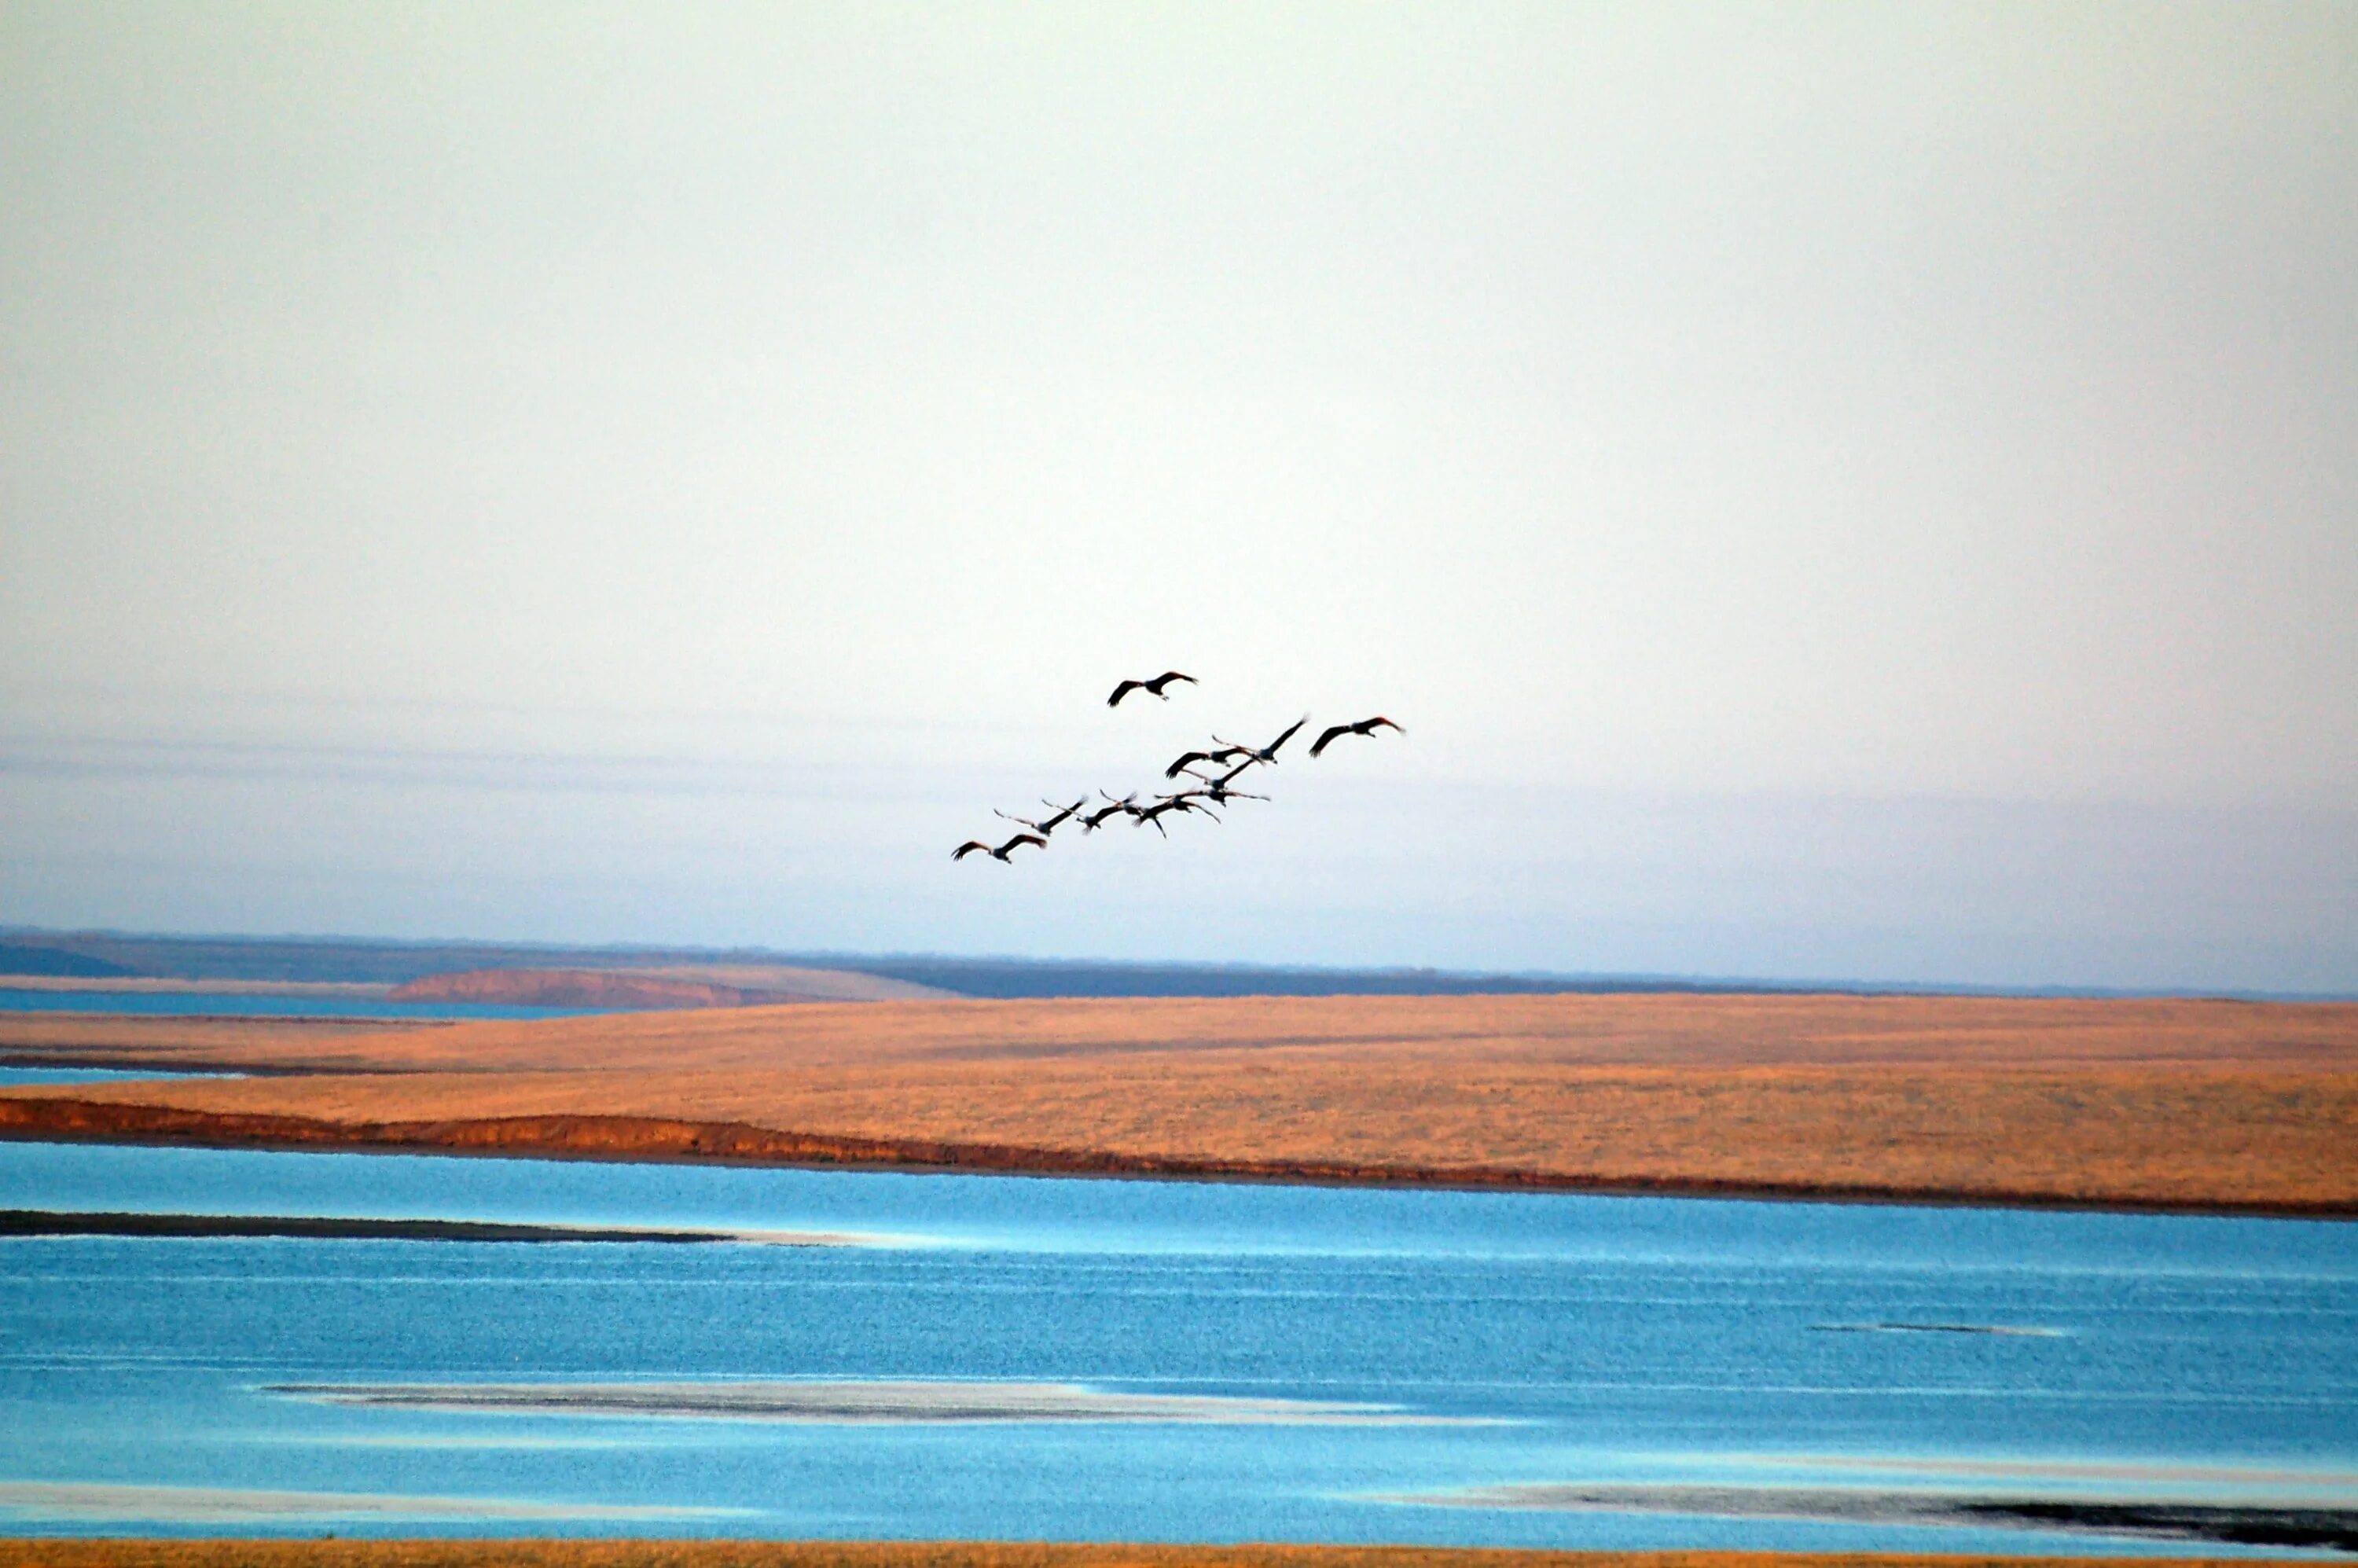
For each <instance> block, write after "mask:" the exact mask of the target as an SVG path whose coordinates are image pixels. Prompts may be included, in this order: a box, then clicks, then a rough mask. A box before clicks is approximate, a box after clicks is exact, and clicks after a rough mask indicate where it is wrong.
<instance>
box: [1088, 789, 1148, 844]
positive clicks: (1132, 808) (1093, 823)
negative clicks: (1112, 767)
mask: <svg viewBox="0 0 2358 1568" xmlns="http://www.w3.org/2000/svg"><path fill="white" fill-rule="evenodd" d="M1098 794H1099V795H1105V791H1103V790H1099V791H1098ZM1106 798H1107V799H1108V800H1112V801H1113V804H1112V805H1111V806H1106V807H1105V808H1104V809H1103V810H1100V811H1092V812H1090V813H1089V814H1088V815H1087V816H1084V817H1082V818H1081V831H1082V832H1084V833H1094V832H1096V831H1097V830H1098V828H1100V827H1104V826H1105V822H1106V818H1107V817H1109V816H1122V815H1123V814H1124V813H1127V814H1129V815H1130V816H1137V815H1138V792H1137V791H1136V790H1131V791H1130V793H1129V794H1128V795H1123V796H1122V797H1121V798H1120V800H1114V799H1113V796H1111V795H1106Z"/></svg>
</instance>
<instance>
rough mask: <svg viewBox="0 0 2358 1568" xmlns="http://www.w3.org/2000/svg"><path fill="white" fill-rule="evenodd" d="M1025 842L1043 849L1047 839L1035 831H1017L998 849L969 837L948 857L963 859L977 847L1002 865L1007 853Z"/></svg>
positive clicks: (1046, 845) (1005, 861)
mask: <svg viewBox="0 0 2358 1568" xmlns="http://www.w3.org/2000/svg"><path fill="white" fill-rule="evenodd" d="M1025 844H1037V845H1039V846H1040V848H1042V849H1046V848H1047V847H1048V840H1047V839H1045V838H1042V837H1041V836H1040V835H1039V834H1037V833H1018V834H1017V835H1016V836H1015V837H1014V838H1010V839H1009V840H1008V841H1007V842H1006V843H1004V844H1001V846H1000V847H999V848H998V849H992V848H991V847H990V845H988V844H986V843H984V842H983V841H982V840H981V839H979V838H969V839H968V840H967V841H966V842H965V843H963V844H961V845H959V846H958V847H957V849H952V850H951V851H950V859H951V860H965V859H966V858H967V857H968V855H971V854H973V853H974V852H975V851H976V850H977V849H979V850H981V851H982V852H983V853H984V854H986V855H988V856H990V858H991V859H992V860H997V861H999V862H1000V863H1001V864H1002V865H1004V864H1006V863H1008V861H1007V857H1008V855H1009V854H1010V853H1011V852H1012V851H1013V850H1014V849H1017V848H1018V847H1020V846H1022V845H1025Z"/></svg>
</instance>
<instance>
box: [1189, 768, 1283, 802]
mask: <svg viewBox="0 0 2358 1568" xmlns="http://www.w3.org/2000/svg"><path fill="white" fill-rule="evenodd" d="M1243 772H1244V769H1242V768H1238V769H1237V770H1235V772H1234V773H1228V774H1226V775H1224V776H1222V777H1220V778H1217V779H1205V780H1204V787H1203V788H1202V789H1199V790H1195V791H1192V792H1190V793H1192V794H1195V795H1202V796H1203V797H1204V798H1205V799H1206V800H1208V801H1210V802H1211V803H1212V804H1213V805H1214V806H1226V805H1228V802H1230V801H1232V800H1267V799H1268V798H1269V796H1267V795H1247V794H1246V793H1245V792H1244V791H1242V790H1240V789H1230V788H1229V787H1228V780H1229V779H1232V778H1234V777H1236V776H1237V773H1243ZM1188 777H1190V778H1202V777H1203V775H1202V774H1200V773H1190V774H1189V775H1188Z"/></svg>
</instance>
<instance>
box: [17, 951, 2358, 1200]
mask: <svg viewBox="0 0 2358 1568" xmlns="http://www.w3.org/2000/svg"><path fill="white" fill-rule="evenodd" d="M176 1023H177V1024H180V1025H184V1026H185V1028H186V1029H187V1031H188V1032H189V1033H188V1035H187V1040H186V1043H185V1044H181V1043H178V1036H176V1035H175V1033H174V1026H175V1024H176ZM131 1024H135V1025H137V1026H138V1027H137V1028H135V1029H132V1028H127V1027H126V1025H131ZM240 1031H243V1032H244V1033H240ZM199 1042H200V1043H199ZM0 1055H5V1056H8V1057H11V1058H14V1059H16V1060H20V1061H21V1060H29V1059H34V1058H36V1057H50V1058H53V1059H67V1058H71V1059H74V1060H79V1061H114V1062H139V1061H146V1062H153V1063H157V1064H158V1065H163V1064H165V1063H175V1064H180V1063H187V1062H189V1061H192V1060H196V1059H201V1060H202V1061H203V1062H204V1063H205V1065H242V1066H245V1067H249V1068H252V1069H256V1070H259V1071H262V1072H265V1073H280V1074H293V1075H298V1076H263V1077H253V1078H247V1079H241V1080H221V1079H215V1080H183V1081H177V1082H173V1081H154V1082H144V1083H143V1082H128V1081H125V1082H115V1083H107V1084H103V1085H75V1086H70V1087H64V1086H61V1087H19V1088H16V1089H14V1090H11V1091H9V1092H7V1093H6V1094H5V1095H0V1131H5V1132H12V1133H14V1134H15V1135H16V1136H49V1137H57V1136H78V1137H135V1138H144V1139H174V1140H187V1141H207V1142H223V1141H227V1142H241V1141H242V1142H257V1143H294V1144H304V1143H341V1144H348V1145H349V1144H362V1145H375V1146H381V1147H382V1146H395V1147H427V1148H442V1149H450V1150H465V1151H474V1152H514V1153H527V1152H529V1153H572V1154H582V1155H591V1156H600V1157H606V1158H624V1159H628V1158H721V1159H742V1160H753V1161H774V1162H881V1163H903V1164H927V1165H948V1166H961V1167H977V1168H987V1169H1017V1170H1040V1171H1111V1172H1133V1173H1163V1174H1200V1175H1235V1176H1261V1177H1272V1178H1281V1179H1285V1178H1291V1179H1310V1180H1343V1181H1399V1182H1421V1183H1431V1182H1453V1183H1467V1184H1496V1185H1534V1186H1552V1187H1570V1188H1591V1189H1606V1190H1631V1191H1672V1192H1718V1193H1741V1194H1756V1195H1782V1196H1812V1195H1815V1196H1851V1197H1877V1198H1889V1199H1901V1200H1922V1201H1951V1202H2003V1203H2062V1204H2075V1205H2087V1206H2119V1207H2170V1208H2192V1209H2201V1208H2220V1209H2241V1210H2251V1211H2271V1212H2285V1213H2310V1214H2336V1215H2348V1214H2358V1005H2346V1004H2277V1003H2251V1002H2234V1001H2183V1000H2060V999H2006V998H1953V997H1855V996H1791V995H1745V996H1726V995H1714V996H1680V995H1651V996H1594V995H1565V996H1496V997H1479V996H1476V997H1315V998H1308V997H1285V998H1216V999H1197V998H1186V999H1144V1000H1132V999H1118V1000H1098V999H1090V1000H1055V1001H963V1000H962V1001H905V1002H903V1001H893V1002H871V1003H844V1004H807V1005H797V1006H786V1007H774V1008H748V1009H731V1010H725V1011H720V1010H716V1011H688V1012H668V1013H654V1014H644V1013H643V1014H629V1015H614V1016H605V1017H596V1018H576V1019H557V1020H546V1021H539V1022H482V1023H464V1024H449V1025H442V1026H437V1027H430V1028H414V1029H406V1030H397V1031H396V1030H374V1031H372V1030H356V1029H352V1028H350V1027H341V1028H338V1027H332V1026H326V1025H321V1026H318V1027H316V1028H306V1027H297V1026H294V1025H290V1024H287V1023H286V1022H276V1021H273V1022H263V1023H257V1024H252V1025H245V1024H227V1025H225V1024H224V1023H223V1022H222V1021H220V1020H201V1021H170V1020H154V1019H141V1020H128V1021H126V1020H121V1019H105V1020H98V1019H81V1020H73V1019H66V1018H61V1017H59V1016H58V1015H48V1016H45V1017H39V1018H33V1019H24V1020H5V1021H0Z"/></svg>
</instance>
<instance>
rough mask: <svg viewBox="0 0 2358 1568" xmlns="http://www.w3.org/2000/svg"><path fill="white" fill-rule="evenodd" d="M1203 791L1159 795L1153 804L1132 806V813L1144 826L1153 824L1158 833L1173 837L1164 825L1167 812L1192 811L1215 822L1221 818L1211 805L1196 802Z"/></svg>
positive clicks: (1189, 790) (1190, 790)
mask: <svg viewBox="0 0 2358 1568" xmlns="http://www.w3.org/2000/svg"><path fill="white" fill-rule="evenodd" d="M1202 793H1203V792H1202V791H1200V790H1192V789H1183V790H1181V791H1180V792H1179V793H1178V794H1177V795H1162V796H1160V797H1158V798H1157V799H1156V800H1155V802H1154V804H1153V805H1152V806H1132V807H1131V808H1130V815H1131V816H1135V817H1136V818H1138V820H1139V822H1140V823H1141V825H1142V826H1151V827H1153V829H1154V830H1155V831H1156V832H1157V833H1160V834H1162V835H1163V837H1164V838H1170V837H1171V834H1170V831H1169V830H1168V829H1167V828H1165V827H1163V816H1164V815H1165V814H1166V813H1169V812H1174V811H1176V812H1179V813H1181V814H1183V815H1184V814H1185V813H1187V812H1191V811H1192V812H1195V813H1196V814H1197V815H1199V816H1208V817H1210V818H1211V819H1212V820H1213V821H1215V822H1217V821H1218V820H1219V819H1220V816H1219V813H1217V812H1216V811H1214V810H1212V809H1211V808H1210V807H1209V806H1199V805H1197V804H1196V798H1197V797H1198V796H1199V795H1201V794H1202Z"/></svg>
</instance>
